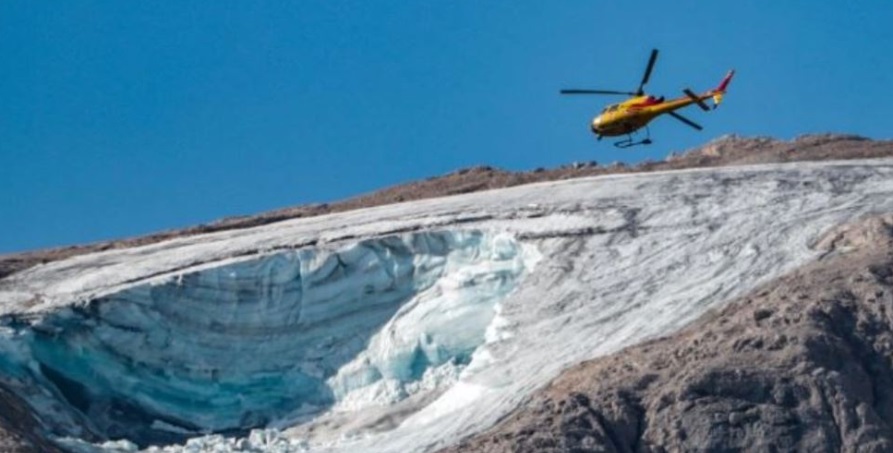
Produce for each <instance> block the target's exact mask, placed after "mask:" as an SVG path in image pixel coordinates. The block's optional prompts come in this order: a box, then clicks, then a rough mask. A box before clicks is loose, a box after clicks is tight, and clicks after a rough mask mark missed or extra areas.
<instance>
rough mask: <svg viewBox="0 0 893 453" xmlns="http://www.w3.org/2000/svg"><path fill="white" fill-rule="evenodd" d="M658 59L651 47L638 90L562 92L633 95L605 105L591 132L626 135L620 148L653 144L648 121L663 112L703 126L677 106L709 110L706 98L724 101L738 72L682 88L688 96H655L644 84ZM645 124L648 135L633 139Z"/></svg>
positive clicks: (716, 102)
mask: <svg viewBox="0 0 893 453" xmlns="http://www.w3.org/2000/svg"><path fill="white" fill-rule="evenodd" d="M655 61H657V49H653V50H652V51H651V57H650V58H649V59H648V66H647V67H646V68H645V75H644V76H643V77H642V82H641V83H639V88H638V89H636V91H614V90H577V89H569V90H561V94H621V95H629V96H633V97H632V98H630V99H627V100H625V101H623V102H621V103H619V104H612V105H609V106H607V107H605V108H604V110H602V112H601V113H600V114H599V115H598V116H596V117H595V118H593V119H592V124H591V127H592V132H593V133H594V134H595V135H596V137H598V139H599V140H601V139H602V137H616V136H620V135H626V136H627V138H626V139H624V140H621V141H619V142H615V143H614V146H616V147H618V148H628V147H630V146H636V145H650V144H651V143H652V141H651V132H650V131H649V130H648V123H649V122H650V121H651V120H653V119H654V118H656V117H658V116H660V115H663V114H664V113H666V114H668V115H670V116H672V117H673V118H676V119H677V120H679V121H682V122H683V123H685V124H687V125H689V126H691V127H693V128H695V129H697V130H701V129H703V128H702V127H701V126H700V125H699V124H698V123H695V122H694V121H692V120H690V119H688V118H686V117H684V116H682V115H680V114H678V113H676V110H678V109H681V108H683V107H687V106H689V105H692V104H696V105H697V106H698V107H700V108H701V109H703V110H705V111H709V110H710V107H708V106H707V103H705V102H704V101H706V100H708V99H713V108H714V109H715V108H716V107H718V106H719V104H720V103H721V102H722V98H723V95H724V94H725V93H726V88H727V87H728V86H729V82H730V81H731V80H732V76H734V75H735V71H734V70H731V71H729V73H728V74H726V76H725V77H724V78H723V79H722V81H721V82H720V83H719V85H718V86H717V87H716V88H714V89H712V90H709V91H705V92H704V93H701V94H695V93H694V92H693V91H692V90H690V89H688V88H686V89H684V90H682V92H683V93H685V96H682V97H679V98H676V99H669V100H665V99H664V97H663V96H661V97H655V96H650V95H647V94H645V92H644V91H643V88H644V87H645V84H646V83H648V79H649V78H650V77H651V71H652V70H653V69H654V62H655ZM643 127H644V128H645V131H646V137H645V138H644V139H642V140H640V141H633V136H632V134H633V132H635V131H637V130H639V129H641V128H643Z"/></svg>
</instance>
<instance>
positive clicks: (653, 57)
mask: <svg viewBox="0 0 893 453" xmlns="http://www.w3.org/2000/svg"><path fill="white" fill-rule="evenodd" d="M655 61H657V49H651V57H650V58H648V66H647V67H646V68H645V75H643V76H642V83H640V84H639V89H637V90H636V95H638V96H641V95H643V94H645V91H644V90H643V88H645V84H646V83H648V79H650V78H651V71H652V70H653V69H654V62H655Z"/></svg>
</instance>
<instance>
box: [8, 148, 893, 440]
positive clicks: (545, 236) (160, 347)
mask: <svg viewBox="0 0 893 453" xmlns="http://www.w3.org/2000/svg"><path fill="white" fill-rule="evenodd" d="M891 176H893V161H890V160H883V159H880V160H857V161H846V162H822V163H795V164H773V165H759V166H744V167H730V168H721V169H700V170H685V171H676V172H663V173H650V174H629V175H615V176H603V177H595V178H583V179H575V180H567V181H558V182H548V183H540V184H532V185H527V186H520V187H514V188H509V189H500V190H493V191H488V192H479V193H472V194H465V195H460V196H453V197H447V198H440V199H430V200H422V201H417V202H411V203H401V204H397V205H391V206H383V207H376V208H369V209H361V210H357V211H350V212H345V213H339V214H331V215H325V216H320V217H313V218H307V219H297V220H291V221H285V222H280V223H275V224H271V225H266V226H261V227H255V228H250V229H243V230H232V231H223V232H218V233H212V234H205V235H198V236H192V237H184V238H178V239H173V240H169V241H165V242H162V243H158V244H152V245H147V246H143V247H137V248H132V249H123V250H109V251H105V252H101V253H95V254H90V255H83V256H77V257H73V258H70V259H67V260H64V261H60V262H54V263H49V264H46V265H42V266H37V267H34V268H32V269H29V270H26V271H23V272H20V273H18V274H14V275H13V276H11V277H9V278H7V279H4V280H0V321H2V322H0V324H2V326H0V352H2V354H0V369H2V371H4V373H3V374H4V376H6V377H4V378H3V379H4V381H3V384H4V385H5V386H7V387H8V388H13V389H16V390H17V393H18V394H20V395H24V398H25V399H26V400H27V401H28V402H29V404H31V405H32V407H34V408H35V410H36V411H37V412H38V413H39V414H40V416H41V418H42V420H43V421H44V423H45V424H46V425H47V426H48V427H49V429H50V430H51V431H52V434H53V435H55V436H57V438H58V439H59V442H60V443H61V444H62V445H65V446H66V448H69V449H72V450H76V451H100V450H106V451H135V450H137V449H140V448H142V449H146V450H147V451H170V452H174V451H265V450H269V451H314V452H315V451H319V452H323V451H325V452H330V451H331V452H341V451H382V452H407V451H432V450H435V449H437V448H439V447H443V446H446V445H449V444H450V443H452V442H455V441H456V440H458V439H459V438H461V437H462V436H466V435H469V434H471V433H473V432H476V431H479V430H481V429H485V428H486V427H487V426H490V425H492V424H493V423H494V422H495V421H496V420H498V419H499V418H500V417H502V416H504V415H505V414H506V413H507V412H508V411H510V410H511V409H512V408H514V407H516V406H517V405H518V404H520V403H522V402H523V401H524V399H525V397H526V396H527V395H529V394H530V393H531V392H532V391H533V390H535V389H537V388H539V387H540V386H542V385H544V384H545V383H547V382H548V381H549V380H550V379H551V378H553V377H555V376H556V375H557V374H558V373H560V371H561V370H562V369H564V368H566V367H568V366H571V365H573V364H576V363H579V362H580V361H584V360H589V359H592V358H595V357H598V356H601V355H605V354H609V353H612V352H616V351H617V350H619V349H620V348H623V347H625V346H628V345H632V344H636V343H638V342H641V341H643V340H646V339H649V338H654V337H656V336H661V335H667V334H669V333H672V332H674V331H675V330H678V329H679V328H681V327H682V326H684V325H685V324H687V323H689V322H691V321H692V320H694V319H696V318H697V317H699V316H701V315H702V314H704V313H705V312H707V311H708V310H711V309H715V308H718V307H721V306H722V304H723V303H725V302H726V301H728V300H730V299H731V298H733V297H735V296H738V295H741V294H743V293H744V292H746V291H747V290H749V289H751V288H753V287H754V286H756V285H758V284H759V283H762V282H765V281H767V280H769V279H771V278H774V277H776V276H779V275H781V274H783V273H785V272H787V271H789V270H791V269H793V268H795V267H797V266H800V265H802V264H805V263H806V262H808V261H810V260H815V259H819V258H821V253H822V252H821V251H820V250H817V249H815V248H814V247H813V244H814V243H815V242H816V241H817V238H819V237H820V235H821V234H822V233H823V232H825V231H827V230H828V229H829V228H831V227H833V226H836V225H838V224H841V223H844V222H847V221H851V220H853V219H855V218H858V217H862V216H867V215H872V214H879V213H887V212H893V196H891V195H893V177H891ZM108 440H120V441H119V442H106V441H108ZM104 442H106V443H104Z"/></svg>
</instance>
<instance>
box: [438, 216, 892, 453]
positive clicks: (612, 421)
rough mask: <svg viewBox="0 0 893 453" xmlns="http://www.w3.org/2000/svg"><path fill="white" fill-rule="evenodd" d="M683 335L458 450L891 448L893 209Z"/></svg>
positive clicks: (544, 394) (581, 369)
mask: <svg viewBox="0 0 893 453" xmlns="http://www.w3.org/2000/svg"><path fill="white" fill-rule="evenodd" d="M817 246H818V247H825V248H826V249H827V252H828V253H827V255H826V256H825V258H823V259H822V260H821V261H819V262H817V263H814V264H811V265H808V266H806V267H804V268H802V269H799V270H798V271H796V272H794V273H792V274H790V275H787V276H785V277H782V278H780V279H777V280H776V281H774V282H772V283H769V284H767V285H764V286H763V287H761V288H758V289H757V290H756V291H754V292H753V293H752V294H750V295H749V296H747V297H743V298H741V299H739V300H737V301H735V302H734V303H732V304H730V305H728V306H727V307H726V308H725V309H723V310H722V311H720V312H719V313H715V314H711V315H708V316H706V317H705V318H702V319H701V320H700V321H698V322H696V323H695V324H694V325H692V326H690V327H688V328H686V329H685V330H683V331H682V332H680V333H679V334H676V335H673V336H671V337H668V338H663V339H658V340H654V341H651V342H649V343H647V344H643V345H639V346H636V347H633V348H629V349H626V350H624V351H621V352H620V353H618V354H616V355H613V356H611V357H606V358H602V359H597V360H594V361H591V362H588V363H584V364H581V365H579V366H576V367H573V368H571V369H569V370H567V371H566V372H564V373H563V374H562V375H561V376H560V377H559V378H557V379H556V380H555V381H553V382H552V383H551V384H550V385H549V386H548V387H547V388H545V389H543V390H541V391H540V392H538V393H537V394H535V395H534V396H533V397H532V398H531V400H530V401H529V403H528V404H525V405H524V406H523V407H521V408H519V410H518V411H516V412H515V413H514V414H513V415H512V416H510V417H508V418H507V419H506V420H504V421H503V422H501V423H500V424H498V425H497V426H495V427H494V428H492V429H491V430H489V431H487V432H485V433H483V434H481V435H478V436H475V437H472V438H470V439H466V440H465V441H463V442H461V443H460V444H458V445H457V446H455V447H453V448H450V449H448V450H447V451H449V452H454V451H455V452H458V451H462V452H504V451H505V452H507V451H512V452H526V451H554V452H557V451H605V452H633V451H637V452H663V451H742V450H744V451H793V450H797V451H866V452H870V451H876V452H882V451H893V216H885V217H880V218H872V219H868V220H865V221H862V222H859V223H857V224H853V225H848V226H844V227H840V228H838V229H836V230H834V231H831V232H830V233H828V234H827V235H826V237H825V238H823V239H822V240H820V241H819V242H818V243H817Z"/></svg>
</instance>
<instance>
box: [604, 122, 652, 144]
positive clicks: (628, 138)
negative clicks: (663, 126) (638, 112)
mask: <svg viewBox="0 0 893 453" xmlns="http://www.w3.org/2000/svg"><path fill="white" fill-rule="evenodd" d="M652 143H654V142H652V141H651V131H650V130H649V129H648V127H647V126H645V138H643V139H642V140H639V141H633V135H632V134H628V135H627V136H626V139H625V140H620V141H619V142H614V146H616V147H618V148H629V147H631V146H637V145H650V144H652Z"/></svg>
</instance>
